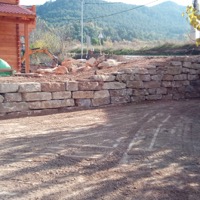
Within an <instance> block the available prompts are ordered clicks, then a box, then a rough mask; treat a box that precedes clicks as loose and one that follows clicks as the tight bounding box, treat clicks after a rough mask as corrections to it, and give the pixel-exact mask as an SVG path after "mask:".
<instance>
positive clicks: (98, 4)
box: [85, 2, 121, 5]
mask: <svg viewBox="0 0 200 200" xmlns="http://www.w3.org/2000/svg"><path fill="white" fill-rule="evenodd" d="M119 3H121V2H110V3H109V2H107V3H85V5H90V4H95V5H108V4H119Z"/></svg>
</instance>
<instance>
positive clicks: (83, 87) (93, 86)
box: [78, 81, 102, 91]
mask: <svg viewBox="0 0 200 200" xmlns="http://www.w3.org/2000/svg"><path fill="white" fill-rule="evenodd" d="M101 89H102V84H99V82H89V81H83V82H79V83H78V90H80V91H91V90H101Z"/></svg>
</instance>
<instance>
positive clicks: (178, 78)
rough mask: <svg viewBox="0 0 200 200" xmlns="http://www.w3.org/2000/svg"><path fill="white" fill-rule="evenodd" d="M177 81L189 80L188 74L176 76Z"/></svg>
mask: <svg viewBox="0 0 200 200" xmlns="http://www.w3.org/2000/svg"><path fill="white" fill-rule="evenodd" d="M174 80H175V81H184V80H187V74H179V75H175V76H174Z"/></svg>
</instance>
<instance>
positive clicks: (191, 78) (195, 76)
mask: <svg viewBox="0 0 200 200" xmlns="http://www.w3.org/2000/svg"><path fill="white" fill-rule="evenodd" d="M198 79H199V75H190V74H188V80H189V81H194V80H198Z"/></svg>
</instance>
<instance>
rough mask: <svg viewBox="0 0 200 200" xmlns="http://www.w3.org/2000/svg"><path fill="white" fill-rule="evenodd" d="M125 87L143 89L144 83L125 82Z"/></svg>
mask: <svg viewBox="0 0 200 200" xmlns="http://www.w3.org/2000/svg"><path fill="white" fill-rule="evenodd" d="M127 87H128V88H133V89H142V88H144V83H143V82H142V81H127Z"/></svg>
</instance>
